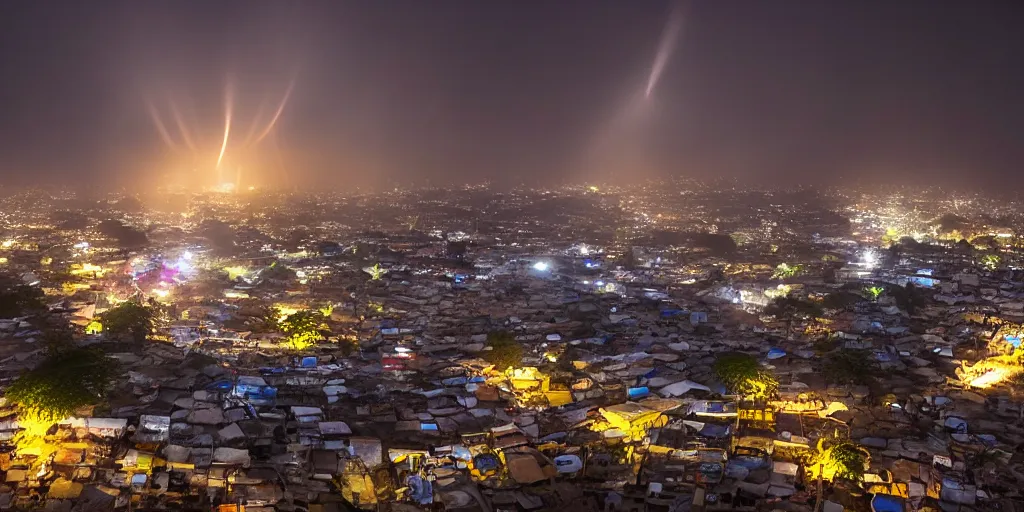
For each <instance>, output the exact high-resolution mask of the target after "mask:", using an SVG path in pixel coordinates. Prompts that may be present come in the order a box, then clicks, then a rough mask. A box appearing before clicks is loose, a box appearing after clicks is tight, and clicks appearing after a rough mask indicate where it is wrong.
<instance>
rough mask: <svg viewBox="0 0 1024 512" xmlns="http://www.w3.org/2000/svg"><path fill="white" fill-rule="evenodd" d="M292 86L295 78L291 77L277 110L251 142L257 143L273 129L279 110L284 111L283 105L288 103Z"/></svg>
mask: <svg viewBox="0 0 1024 512" xmlns="http://www.w3.org/2000/svg"><path fill="white" fill-rule="evenodd" d="M294 87H295V79H294V78H293V79H292V80H291V81H290V82H288V89H287V90H286V91H285V92H284V98H282V99H281V104H280V105H278V107H277V111H276V112H274V117H272V118H271V119H270V124H268V125H267V127H266V128H265V129H264V130H263V131H262V132H260V135H259V137H256V141H255V142H253V144H258V143H259V142H260V141H261V140H263V139H264V138H266V136H267V135H269V134H270V130H273V129H274V125H275V124H277V119H278V118H279V117H281V112H284V107H285V105H287V104H288V98H289V97H290V96H291V95H292V88H294Z"/></svg>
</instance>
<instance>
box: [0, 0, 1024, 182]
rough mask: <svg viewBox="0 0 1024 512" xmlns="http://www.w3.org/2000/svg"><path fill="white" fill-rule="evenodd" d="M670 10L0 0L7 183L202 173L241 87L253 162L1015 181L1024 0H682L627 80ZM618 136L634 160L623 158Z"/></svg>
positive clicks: (394, 172)
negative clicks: (678, 13) (268, 130)
mask: <svg viewBox="0 0 1024 512" xmlns="http://www.w3.org/2000/svg"><path fill="white" fill-rule="evenodd" d="M670 11H671V5H670V3H669V2H667V1H660V0H642V1H623V0H558V1H541V0H527V1H502V2H499V1H480V0H430V1H416V0H402V1H398V0H394V1H393V0H374V1H352V2H346V1H342V0H325V1H323V2H291V1H284V0H282V1H272V2H271V1H266V2H264V1H237V2H236V1H229V0H220V1H208V0H202V1H188V0H173V1H172V0H168V1H164V2H160V1H155V0H153V1H138V0H126V1H118V2H114V1H106V0H89V1H65V2H57V1H50V0H12V1H6V2H0V101H2V103H0V105H2V107H3V112H2V114H0V172H2V173H4V174H3V175H4V177H5V178H6V181H7V182H11V183H14V182H30V181H33V180H46V181H47V182H54V181H55V180H58V179H60V178H65V177H74V176H85V177H94V178H104V179H108V178H121V179H128V178H133V179H137V180H139V181H145V179H149V178H152V179H150V181H153V180H155V179H156V177H157V176H163V175H164V174H168V173H173V172H175V171H178V170H180V169H185V168H196V169H199V171H198V172H199V173H200V174H204V175H209V174H210V173H212V172H213V168H214V165H215V162H216V158H217V153H218V150H219V147H220V142H221V136H222V134H223V129H224V128H223V117H224V95H225V87H226V84H228V83H230V84H232V86H233V89H234V91H235V98H234V113H235V116H234V118H233V121H234V122H233V133H232V136H231V138H230V139H229V142H230V143H229V145H228V148H227V151H226V155H225V161H226V162H229V163H230V165H234V166H238V165H242V166H243V167H244V168H245V169H247V171H246V172H247V173H248V174H247V175H249V176H251V177H252V178H251V179H252V180H260V181H263V182H267V183H270V182H279V183H292V184H294V183H317V184H322V185H330V184H333V185H336V186H338V187H344V186H346V184H348V183H352V182H359V183H365V182H383V181H387V180H391V181H397V180H408V179H411V178H416V179H420V180H431V181H432V182H434V183H444V182H464V181H474V182H479V181H481V180H483V179H496V180H499V181H507V182H519V181H524V182H528V183H530V182H533V183H543V182H545V181H548V182H553V181H559V180H566V179H585V177H586V176H588V173H589V171H590V169H591V166H594V167H596V166H597V164H594V163H593V162H594V160H595V158H596V159H597V160H599V161H612V160H615V162H616V163H615V164H614V166H612V167H613V168H611V169H602V170H601V172H603V173H607V172H613V173H615V174H617V175H618V176H619V177H620V178H623V177H625V178H630V177H632V176H634V175H644V176H646V175H653V174H663V175H682V176H694V177H699V178H705V177H714V176H732V177H737V178H741V179H745V180H751V181H757V182H759V183H777V182H779V181H780V180H792V181H821V182H833V181H836V180H838V179H839V177H843V179H844V180H846V181H851V182H856V181H860V182H864V181H867V180H871V179H889V180H899V181H904V182H906V181H912V180H929V181H931V180H935V181H939V182H945V183H957V182H969V181H974V180H977V181H980V182H982V183H984V184H988V185H994V184H998V183H999V180H1000V179H1006V180H1010V181H1012V183H1013V186H1019V185H1018V183H1020V182H1021V180H1020V179H1018V176H1019V175H1021V170H1022V162H1024V144H1022V143H1021V141H1024V98H1022V97H1021V93H1022V91H1024V3H1021V2H1017V1H1014V0H1005V1H984V0H969V1H967V0H964V1H943V0H906V1H899V0H896V1H894V0H850V1H845V2H840V1H821V0H802V1H796V0H773V1H722V0H706V1H698V0H691V1H690V2H687V3H686V4H685V7H684V12H685V14H684V19H685V21H684V26H683V29H682V33H681V36H680V37H679V40H678V42H677V48H676V50H675V52H674V53H673V55H672V57H671V59H670V60H669V62H668V65H667V69H666V71H665V73H664V75H663V77H662V79H661V81H660V83H659V84H658V86H657V87H656V89H655V91H654V94H653V96H652V97H651V98H647V99H643V100H638V99H637V98H638V97H639V95H641V94H642V91H643V89H644V87H645V86H646V82H647V75H648V73H649V71H650V68H651V65H652V62H653V60H654V53H655V51H656V49H657V47H658V41H659V38H660V36H661V34H662V31H663V29H664V26H665V23H666V20H667V19H668V18H669V13H670ZM292 79H294V80H295V87H294V91H293V94H292V96H291V98H290V101H289V102H288V104H287V105H286V107H285V109H284V112H283V114H282V116H281V118H280V121H279V123H278V125H277V126H276V128H275V130H274V131H273V132H272V133H273V135H272V136H270V137H268V138H267V139H265V140H264V141H263V142H261V143H260V144H255V145H251V146H249V147H246V146H245V144H244V143H243V140H244V139H245V138H246V135H247V133H248V132H249V131H250V130H251V127H252V126H253V119H254V118H255V117H256V116H257V113H258V112H260V105H261V104H263V105H264V107H263V118H264V121H263V122H264V123H265V122H266V121H267V118H268V117H269V114H270V113H272V112H273V110H274V108H275V107H276V103H277V102H279V101H280V98H281V97H282V95H283V94H284V91H285V90H286V89H287V86H288V83H289V81H290V80H292ZM147 99H149V100H150V101H152V102H153V103H154V105H156V106H157V108H158V111H159V112H160V113H161V116H162V118H163V121H164V122H165V123H166V124H167V125H168V128H169V130H170V131H171V132H172V135H173V136H174V137H175V138H176V139H177V140H178V144H179V145H181V144H182V142H181V137H180V135H179V134H178V132H177V131H176V127H175V126H174V122H173V120H172V119H173V118H172V116H171V110H170V104H171V103H170V102H171V100H172V99H173V101H174V104H175V105H176V106H177V107H178V108H179V109H180V112H181V115H182V118H183V120H184V121H185V124H186V126H188V127H189V130H190V132H191V133H192V136H193V138H194V139H195V140H194V142H195V145H196V147H197V148H196V150H195V151H188V150H183V149H178V150H172V149H169V148H168V147H167V146H166V145H165V144H164V143H163V142H162V141H161V138H160V136H159V135H158V132H157V131H156V129H155V128H154V126H153V123H152V121H151V118H150V116H149V114H148V112H147V109H146V100H147ZM623 119H627V121H623ZM623 124H626V125H628V126H627V127H625V128H623ZM627 139H628V140H629V141H630V142H629V144H626V143H625V142H623V141H625V140H627ZM275 143H276V144H275ZM620 146H621V147H620ZM626 146H628V147H629V148H633V152H629V154H630V155H641V156H630V157H628V158H621V154H624V153H627V152H628V151H627V150H626V149H622V148H624V147H626ZM636 148H642V150H636ZM612 154H613V155H616V156H620V158H619V159H618V160H616V159H614V158H611V157H608V158H606V155H612ZM595 155H597V156H595ZM636 158H642V159H643V172H640V171H639V170H638V169H639V166H640V163H638V162H637V161H636ZM619 160H622V162H619ZM633 166H636V168H634V167H633ZM604 167H609V166H607V165H606V166H604ZM594 172H595V173H597V172H598V171H596V170H595V171H594Z"/></svg>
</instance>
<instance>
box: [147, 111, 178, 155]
mask: <svg viewBox="0 0 1024 512" xmlns="http://www.w3.org/2000/svg"><path fill="white" fill-rule="evenodd" d="M146 109H147V110H149V117H151V118H153V125H154V126H156V131H157V132H158V133H159V134H160V138H161V139H163V141H164V143H165V144H167V146H168V147H170V148H171V149H173V150H177V149H178V145H177V144H175V143H174V140H173V139H171V134H170V132H168V131H167V126H165V125H164V122H163V121H161V120H160V113H159V112H157V110H156V106H154V105H153V102H151V101H149V100H146Z"/></svg>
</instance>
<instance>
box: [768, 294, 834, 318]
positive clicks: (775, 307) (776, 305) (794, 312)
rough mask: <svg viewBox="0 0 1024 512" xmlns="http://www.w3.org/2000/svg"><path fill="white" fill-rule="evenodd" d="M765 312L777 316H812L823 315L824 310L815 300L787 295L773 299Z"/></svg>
mask: <svg viewBox="0 0 1024 512" xmlns="http://www.w3.org/2000/svg"><path fill="white" fill-rule="evenodd" d="M764 314H766V315H769V316H774V317H776V318H780V317H781V318H785V317H792V316H797V317H801V318H811V317H817V316H821V315H822V310H821V306H819V305H818V304H816V303H814V302H811V301H809V300H805V299H799V298H797V297H793V296H789V295H787V296H785V297H778V298H776V299H773V300H772V301H771V302H770V303H768V305H767V306H765V308H764Z"/></svg>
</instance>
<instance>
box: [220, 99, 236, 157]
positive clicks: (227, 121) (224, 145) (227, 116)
mask: <svg viewBox="0 0 1024 512" xmlns="http://www.w3.org/2000/svg"><path fill="white" fill-rule="evenodd" d="M225 96H226V98H225V107H224V142H221V144H220V154H219V155H217V168H218V169H219V168H220V163H221V161H223V160H224V152H225V151H227V149H228V136H229V135H231V104H232V103H233V100H234V90H233V89H232V87H231V84H230V83H228V86H227V92H226V94H225Z"/></svg>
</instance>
